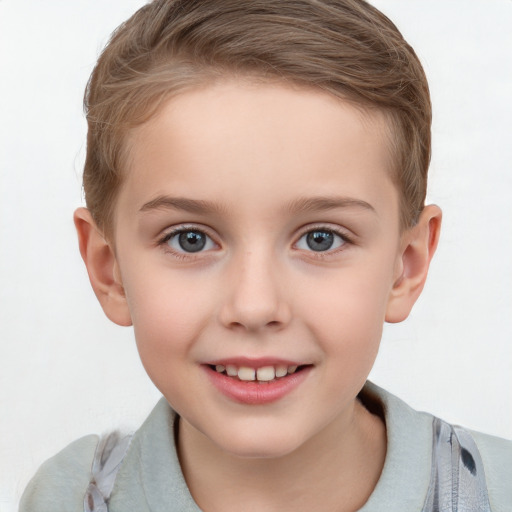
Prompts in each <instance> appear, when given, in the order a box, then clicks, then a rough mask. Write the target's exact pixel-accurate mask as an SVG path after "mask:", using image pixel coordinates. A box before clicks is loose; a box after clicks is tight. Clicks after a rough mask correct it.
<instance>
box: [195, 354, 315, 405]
mask: <svg viewBox="0 0 512 512" xmlns="http://www.w3.org/2000/svg"><path fill="white" fill-rule="evenodd" d="M272 363H273V364H272ZM313 367H314V365H313V364H296V363H294V362H292V361H275V360H274V361H269V360H260V361H255V360H245V359H242V360H237V361H233V360H230V361H215V362H211V363H208V364H204V365H203V368H204V369H205V370H206V373H207V375H208V377H209V380H210V382H211V383H212V384H213V386H214V388H216V389H217V390H218V391H220V392H221V394H223V395H224V396H225V397H227V398H228V399H229V400H234V401H235V402H238V403H242V404H247V405H264V404H270V403H272V402H277V401H279V400H281V399H283V398H284V397H286V396H288V395H290V394H291V393H292V392H293V391H294V390H295V389H296V388H297V387H299V386H301V385H302V383H303V382H305V381H306V380H307V379H308V375H309V374H310V373H311V370H312V369H313Z"/></svg>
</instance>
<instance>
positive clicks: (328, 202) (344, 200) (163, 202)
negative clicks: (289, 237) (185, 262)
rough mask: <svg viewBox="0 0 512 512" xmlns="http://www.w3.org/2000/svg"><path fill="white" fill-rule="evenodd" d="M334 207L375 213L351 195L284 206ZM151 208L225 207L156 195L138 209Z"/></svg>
mask: <svg viewBox="0 0 512 512" xmlns="http://www.w3.org/2000/svg"><path fill="white" fill-rule="evenodd" d="M336 208H356V209H363V210H368V211H371V212H374V213H376V212H375V208H374V207H373V206H372V205H371V204H370V203H367V202H366V201H363V200H361V199H355V198H351V197H323V196H322V197H300V198H298V199H294V200H293V201H291V202H290V203H289V204H288V205H287V207H286V209H287V211H289V212H290V213H307V212H320V211H326V210H334V209H336ZM153 210H182V211H186V212H189V213H195V214H199V215H211V214H213V213H221V212H224V211H225V208H223V207H222V206H219V205H218V204H216V203H213V202H211V201H205V200H200V199H188V198H186V197H171V196H158V197H156V198H155V199H152V200H151V201H148V202H147V203H145V204H144V205H143V206H142V207H141V208H140V210H139V211H140V212H150V211H153Z"/></svg>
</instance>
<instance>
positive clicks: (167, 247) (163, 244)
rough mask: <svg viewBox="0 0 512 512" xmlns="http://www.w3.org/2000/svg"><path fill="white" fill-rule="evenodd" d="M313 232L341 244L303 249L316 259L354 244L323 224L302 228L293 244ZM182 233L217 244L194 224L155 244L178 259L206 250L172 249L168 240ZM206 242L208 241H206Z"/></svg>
mask: <svg viewBox="0 0 512 512" xmlns="http://www.w3.org/2000/svg"><path fill="white" fill-rule="evenodd" d="M314 232H323V233H331V234H333V235H335V236H337V237H339V238H340V239H341V241H342V243H341V245H340V246H339V247H335V248H334V249H330V248H328V249H326V250H325V251H314V250H312V249H311V250H304V251H305V252H307V253H309V254H310V257H314V258H318V259H325V258H328V257H329V256H333V255H335V254H337V253H338V252H340V251H343V250H345V248H346V245H354V241H353V240H352V237H349V236H348V235H347V233H345V232H344V231H341V230H339V229H335V228H332V227H327V226H325V225H318V226H312V227H311V226H308V228H307V230H304V231H302V232H301V233H300V235H299V236H298V238H297V241H296V242H295V243H294V244H293V245H294V246H296V245H297V244H298V243H299V242H300V241H301V240H302V239H303V238H304V237H305V236H307V235H308V234H310V233H314ZM183 233H198V234H201V235H203V236H205V237H206V238H207V239H208V240H210V242H211V243H213V244H215V245H217V246H218V244H217V243H216V242H215V241H214V240H213V237H211V236H210V235H209V234H208V233H207V232H206V230H205V229H202V228H198V227H195V226H180V227H178V228H176V229H173V230H172V231H170V232H168V233H166V234H164V235H163V236H162V237H161V238H160V239H159V240H158V241H157V245H158V246H161V247H163V248H164V250H165V251H166V252H168V253H171V254H172V255H173V256H174V257H175V258H178V259H183V260H185V259H187V260H190V259H191V258H192V259H194V258H197V257H198V256H199V255H201V254H202V253H204V252H206V251H203V250H202V248H201V249H200V250H198V251H197V252H193V251H190V252H187V251H185V250H183V251H177V250H175V249H173V248H172V247H171V246H170V245H169V241H170V240H172V239H173V238H174V237H175V236H177V235H180V234H183ZM206 243H208V242H206ZM297 250H303V249H297Z"/></svg>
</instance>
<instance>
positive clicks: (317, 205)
mask: <svg viewBox="0 0 512 512" xmlns="http://www.w3.org/2000/svg"><path fill="white" fill-rule="evenodd" d="M336 208H356V209H362V210H368V211H371V212H373V213H377V212H376V211H375V208H374V207H373V206H372V205H371V204H370V203H367V202H366V201H363V200H361V199H355V198H352V197H323V196H322V197H301V198H298V199H295V200H293V201H292V202H291V203H289V204H288V211H290V212H292V213H301V212H304V213H307V212H320V211H326V210H334V209H336Z"/></svg>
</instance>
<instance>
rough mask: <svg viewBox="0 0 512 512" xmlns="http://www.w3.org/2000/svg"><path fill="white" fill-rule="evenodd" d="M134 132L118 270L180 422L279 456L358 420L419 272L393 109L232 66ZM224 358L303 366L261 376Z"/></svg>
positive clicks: (154, 370) (250, 451) (146, 351)
mask: <svg viewBox="0 0 512 512" xmlns="http://www.w3.org/2000/svg"><path fill="white" fill-rule="evenodd" d="M128 142H129V146H130V152H129V162H130V163H129V168H128V169H127V171H126V179H125V182H124V184H123V187H122V189H121V191H120V195H119V199H118V204H117V207H116V213H115V215H116V223H115V248H116V257H117V265H118V267H117V269H116V275H117V276H118V278H119V279H120V281H121V282H122V285H123V287H124V291H125V293H126V300H127V305H128V308H129V314H130V317H131V321H132V322H133V325H134V329H135V335H136V339H137V344H138V348H139V351H140V355H141V358H142V362H143V364H144V366H145V368H146V370H147V372H148V374H149V375H150V377H151V378H152V380H153V381H154V383H155V384H156V386H157V387H158V388H159V389H160V390H161V392H162V393H163V394H164V395H165V397H166V398H167V400H168V401H169V402H170V404H171V405H172V406H173V407H174V408H175V409H176V410H177V411H178V413H179V414H180V415H181V417H182V426H181V428H183V429H185V430H186V429H189V430H190V431H191V432H192V431H193V432H195V433H197V431H199V432H201V433H202V434H204V436H205V439H206V440H208V442H209V441H212V442H213V443H214V445H215V446H217V447H220V448H221V449H222V450H226V451H228V452H231V453H235V454H239V455H243V456H264V457H272V456H279V455H283V454H285V453H290V452H292V451H293V450H295V449H297V448H298V447H300V446H301V445H303V444H304V443H306V442H308V441H310V440H312V439H313V438H316V436H317V435H318V434H320V433H321V432H327V431H326V430H325V429H328V430H329V429H332V428H334V429H339V428H349V427H348V425H349V424H350V422H351V421H352V418H353V414H354V404H355V397H356V395H357V393H358V392H359V390H360V389H361V387H362V386H363V384H364V382H365V380H366V378H367V376H368V373H369V372H370V369H371V368H372V365H373V362H374V359H375V357H376V354H377V350H378V347H379V342H380V338H381V331H382V326H383V322H384V320H385V317H386V314H387V308H388V303H389V300H390V295H391V293H392V290H393V286H394V283H395V282H396V281H397V280H398V278H399V277H400V275H401V272H402V264H401V254H402V250H401V236H400V230H399V206H398V205H399V202H398V193H397V190H396V188H395V186H394V185H393V183H392V181H391V179H390V171H389V165H390V163H389V162H390V155H389V152H388V148H389V138H388V132H387V128H386V125H385V121H384V119H383V118H381V117H379V116H378V114H371V115H369V114H363V113H362V112H360V111H359V110H357V109H356V108H354V107H353V106H351V105H350V104H348V103H345V102H341V101H340V100H337V99H335V98H333V97H331V96H329V95H327V94H324V93H321V92H316V91H310V90H303V89H301V90H298V89H292V88H288V87H285V86H281V85H276V84H273V85H271V84H267V85H262V84H259V85H255V84H248V83H238V82H225V83H221V84H217V85H215V86H209V87H205V88H202V89H197V90H194V91H192V92H188V93H185V94H183V95H181V96H178V97H176V98H174V99H172V100H171V101H170V102H168V103H167V104H166V105H165V106H164V107H162V108H161V111H160V113H159V115H158V116H157V117H155V118H153V119H152V120H150V121H149V122H147V123H146V124H145V125H143V126H141V127H139V128H137V129H136V130H135V131H134V132H133V134H132V136H131V137H130V140H129V141H128ZM215 365H223V366H224V367H226V366H228V365H231V366H234V367H235V371H236V370H238V369H239V368H240V367H247V368H249V370H248V369H247V368H246V369H243V370H242V372H241V376H242V377H243V374H244V373H245V372H246V373H248V374H249V378H250V377H251V375H250V374H251V370H250V369H251V368H261V367H268V366H271V367H273V368H274V370H275V369H276V368H277V370H278V372H279V371H280V370H282V368H280V367H282V366H284V367H288V366H298V367H299V368H298V370H297V372H296V373H294V374H293V376H287V377H284V378H283V377H280V378H276V379H275V380H273V381H271V382H269V383H259V382H242V381H240V380H239V379H238V377H235V378H233V377H229V376H227V375H226V374H225V373H218V372H216V370H215ZM230 370H232V368H230ZM260 377H261V378H262V379H264V378H271V377H272V369H266V370H263V371H260Z"/></svg>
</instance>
